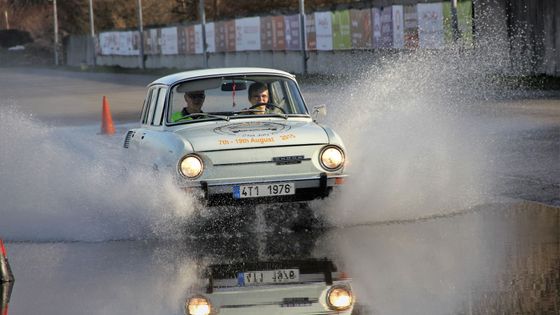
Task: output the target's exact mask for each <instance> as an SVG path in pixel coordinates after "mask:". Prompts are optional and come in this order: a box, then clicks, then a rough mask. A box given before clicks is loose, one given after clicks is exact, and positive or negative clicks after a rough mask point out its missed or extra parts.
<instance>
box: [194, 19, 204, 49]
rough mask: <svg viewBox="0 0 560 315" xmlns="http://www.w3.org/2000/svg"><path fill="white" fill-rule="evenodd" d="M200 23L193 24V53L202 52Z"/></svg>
mask: <svg viewBox="0 0 560 315" xmlns="http://www.w3.org/2000/svg"><path fill="white" fill-rule="evenodd" d="M202 49H203V48H202V25H201V24H196V25H195V26H194V53H195V54H202V53H203V50H202Z"/></svg>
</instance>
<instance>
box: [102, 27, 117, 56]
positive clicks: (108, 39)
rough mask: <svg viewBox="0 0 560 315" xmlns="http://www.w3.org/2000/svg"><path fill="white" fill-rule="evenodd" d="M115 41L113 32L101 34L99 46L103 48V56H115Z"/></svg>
mask: <svg viewBox="0 0 560 315" xmlns="http://www.w3.org/2000/svg"><path fill="white" fill-rule="evenodd" d="M114 40H115V37H114V36H113V32H103V33H101V34H99V46H100V48H101V54H102V55H107V56H108V55H112V54H113V51H112V49H113V46H115V45H114V44H112V41H114Z"/></svg>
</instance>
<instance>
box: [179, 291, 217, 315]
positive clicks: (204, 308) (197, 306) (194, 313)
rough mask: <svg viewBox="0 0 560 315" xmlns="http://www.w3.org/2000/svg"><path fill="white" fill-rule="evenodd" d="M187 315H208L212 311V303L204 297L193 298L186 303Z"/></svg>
mask: <svg viewBox="0 0 560 315" xmlns="http://www.w3.org/2000/svg"><path fill="white" fill-rule="evenodd" d="M185 310H186V311H187V315H208V314H210V312H211V311H212V306H211V305H210V301H208V299H207V298H205V297H203V296H193V297H191V298H190V299H188V300H187V302H186V303H185Z"/></svg>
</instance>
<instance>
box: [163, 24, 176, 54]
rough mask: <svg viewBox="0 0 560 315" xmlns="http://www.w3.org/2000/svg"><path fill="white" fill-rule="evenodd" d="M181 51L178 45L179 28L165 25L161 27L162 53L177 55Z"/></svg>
mask: <svg viewBox="0 0 560 315" xmlns="http://www.w3.org/2000/svg"><path fill="white" fill-rule="evenodd" d="M178 53H179V50H178V46H177V28H176V27H165V28H162V29H161V54H162V55H176V54H178Z"/></svg>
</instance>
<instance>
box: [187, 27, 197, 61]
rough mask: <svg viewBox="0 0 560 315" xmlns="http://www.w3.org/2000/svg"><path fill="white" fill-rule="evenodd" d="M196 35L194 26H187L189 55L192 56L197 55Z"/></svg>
mask: <svg viewBox="0 0 560 315" xmlns="http://www.w3.org/2000/svg"><path fill="white" fill-rule="evenodd" d="M195 46H196V35H195V30H194V25H189V26H187V54H189V55H192V54H195V53H196V47H195Z"/></svg>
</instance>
